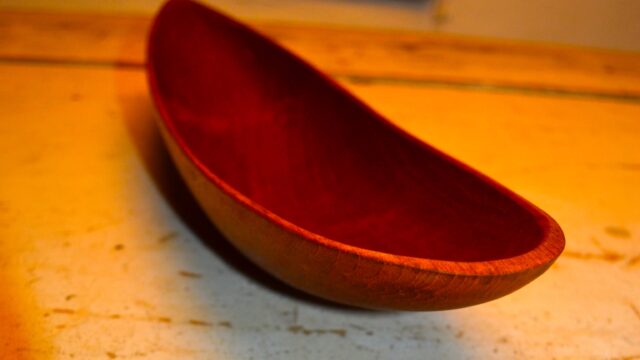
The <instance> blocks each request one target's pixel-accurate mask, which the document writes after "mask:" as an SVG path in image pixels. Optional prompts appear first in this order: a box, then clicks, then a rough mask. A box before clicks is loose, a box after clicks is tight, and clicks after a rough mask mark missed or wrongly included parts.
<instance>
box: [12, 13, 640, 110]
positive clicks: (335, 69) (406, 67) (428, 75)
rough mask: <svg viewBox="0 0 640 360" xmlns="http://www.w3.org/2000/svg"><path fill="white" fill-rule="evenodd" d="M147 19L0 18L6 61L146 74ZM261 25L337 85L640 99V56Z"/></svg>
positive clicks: (32, 15)
mask: <svg viewBox="0 0 640 360" xmlns="http://www.w3.org/2000/svg"><path fill="white" fill-rule="evenodd" d="M148 25H149V18H147V17H135V16H115V15H88V14H71V13H58V14H49V13H36V12H7V11H5V12H2V13H0V59H3V60H4V61H18V60H30V61H58V62H60V61H62V62H69V61H71V62H85V63H108V64H118V65H129V66H140V65H141V64H142V63H143V49H144V41H145V37H146V32H147V28H148ZM253 25H254V26H255V27H256V28H257V29H258V30H259V31H261V32H263V33H265V34H267V35H268V36H270V37H272V38H274V39H276V40H277V41H278V42H280V43H282V44H283V45H284V46H286V47H287V48H289V49H291V50H293V51H294V52H295V53H298V54H299V55H301V56H302V57H303V58H305V59H307V60H309V61H310V62H311V63H313V64H315V65H316V66H318V67H319V68H320V69H322V70H324V71H326V72H329V73H330V74H332V75H334V76H342V77H350V78H353V79H360V80H366V81H371V80H374V81H384V82H398V81H401V82H411V83H417V84H422V83H446V84H453V85H462V86H475V87H488V88H499V89H504V88H506V89H515V90H528V91H547V92H561V93H570V94H583V95H591V96H606V97H617V98H621V99H631V100H638V99H639V98H640V54H638V53H631V52H616V51H605V50H595V49H586V48H577V47H568V46H553V45H541V44H531V43H520V42H510V41H498V40H489V39H479V38H468V37H459V36H444V35H438V34H432V33H415V32H400V31H380V30H365V29H356V28H337V27H321V26H312V25H291V24H289V25H285V24H273V23H258V22H255V23H253Z"/></svg>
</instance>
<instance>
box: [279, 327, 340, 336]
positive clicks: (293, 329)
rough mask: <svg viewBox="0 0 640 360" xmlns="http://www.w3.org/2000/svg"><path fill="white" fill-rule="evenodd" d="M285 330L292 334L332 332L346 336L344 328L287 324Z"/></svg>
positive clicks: (323, 333)
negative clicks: (311, 327)
mask: <svg viewBox="0 0 640 360" xmlns="http://www.w3.org/2000/svg"><path fill="white" fill-rule="evenodd" d="M287 331H289V332H290V333H293V334H303V335H325V334H333V335H338V336H340V337H345V336H347V330H345V329H308V328H305V327H304V326H300V325H292V326H289V327H288V328H287Z"/></svg>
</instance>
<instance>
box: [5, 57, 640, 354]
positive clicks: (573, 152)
mask: <svg viewBox="0 0 640 360" xmlns="http://www.w3.org/2000/svg"><path fill="white" fill-rule="evenodd" d="M0 79H1V81H0V109H2V111H3V112H2V115H3V121H0V174H1V176H0V279H2V284H3V288H2V291H0V295H2V296H0V304H2V305H3V306H2V307H1V308H0V336H1V337H2V339H4V340H5V341H0V358H10V359H34V358H71V357H75V358H105V359H107V358H134V357H143V356H148V357H150V358H153V359H176V358H193V359H210V358H223V359H226V358H229V359H247V358H250V357H254V358H258V357H259V358H265V359H301V358H319V359H331V358H345V357H346V358H350V359H370V358H381V359H389V358H425V357H427V358H438V359H460V358H469V357H478V358H493V357H495V356H496V354H499V355H500V354H502V355H504V356H505V357H508V358H510V357H516V358H534V359H546V358H551V357H554V356H556V357H561V358H563V359H584V358H593V357H595V358H631V357H633V356H635V355H636V354H638V353H640V343H638V341H637V339H640V327H638V321H640V318H639V315H638V310H637V309H638V308H640V302H639V300H638V299H640V287H638V286H635V285H636V284H637V280H638V274H639V271H640V261H639V260H638V259H640V242H639V241H637V240H638V239H639V236H640V221H639V219H640V208H639V207H638V206H637V204H638V203H640V189H639V188H638V186H637V184H638V183H640V171H639V169H640V153H639V152H638V151H636V150H635V149H636V148H637V146H636V145H637V139H638V137H639V136H640V122H638V121H637V119H638V118H639V117H640V104H636V103H625V102H618V101H603V100H598V101H595V100H593V99H580V98H568V97H564V98H558V97H545V96H524V95H521V94H514V93H491V92H477V91H466V90H462V89H449V88H436V87H415V86H407V85H402V84H379V83H371V84H364V83H348V84H347V85H348V86H349V87H350V89H351V90H352V91H354V92H356V93H357V94H358V95H359V96H361V97H363V98H364V99H365V100H366V101H368V102H369V103H370V104H372V105H373V106H374V107H376V108H377V109H379V110H380V111H381V112H383V113H384V114H386V115H388V116H389V117H390V118H391V119H392V120H393V121H395V122H396V123H398V124H399V125H400V126H402V127H404V128H406V129H408V130H409V131H411V132H412V133H413V134H415V135H416V136H418V137H420V138H422V139H424V140H427V141H429V142H431V143H432V144H434V145H436V146H438V147H440V148H441V149H443V150H445V151H447V152H449V153H451V154H453V155H455V156H457V157H458V158H460V159H462V160H464V161H466V162H468V163H469V164H471V165H473V166H475V167H476V168H479V169H480V170H482V171H484V172H486V173H488V174H489V175H491V176H493V177H495V178H496V179H497V180H499V181H501V182H503V183H505V184H506V185H508V186H510V187H511V188H513V189H514V190H516V191H517V192H520V193H521V194H523V195H524V196H526V197H527V198H529V199H531V200H532V201H534V202H535V203H537V204H538V205H540V206H541V207H542V208H543V209H545V210H547V211H548V212H550V213H551V214H552V215H553V216H554V217H555V218H556V219H558V221H559V222H560V224H561V225H562V226H563V228H564V230H565V233H566V235H567V239H568V241H567V251H566V253H565V255H563V256H562V257H561V258H560V259H559V261H558V263H557V265H555V266H554V267H553V268H552V269H550V270H549V272H547V273H546V274H545V275H544V276H542V277H541V278H540V279H538V280H536V281H535V282H533V283H532V284H530V285H529V286H527V287H525V288H523V289H522V290H520V291H517V292H516V293H514V294H512V295H510V296H508V297H506V298H503V299H500V300H498V301H494V302H490V303H487V304H482V305H479V306H475V307H472V308H467V309H463V310H458V311H448V312H440V313H407V314H402V313H389V312H386V313H385V312H380V313H378V312H362V311H356V310H352V309H344V308H336V307H332V306H327V305H326V304H324V303H317V302H314V301H310V300H309V299H308V298H305V297H300V295H299V294H297V293H295V292H291V291H290V290H287V288H286V287H283V286H282V285H281V284H278V283H274V282H273V280H271V279H270V278H269V277H267V276H266V275H264V274H263V273H261V272H260V271H256V270H255V268H254V267H252V266H251V264H249V263H248V262H247V261H246V260H244V259H243V258H242V257H240V256H238V254H237V252H234V250H233V249H231V248H230V247H229V245H225V244H226V243H225V240H224V239H222V238H220V237H219V236H217V235H216V233H215V230H214V229H213V228H212V227H210V226H208V225H207V222H206V219H203V218H202V213H201V212H200V211H199V210H198V208H197V205H195V203H193V201H192V200H191V198H190V197H189V195H188V193H187V191H186V189H185V188H184V185H183V184H182V183H181V182H180V180H179V178H178V177H177V174H176V172H175V169H174V168H173V167H172V166H171V165H170V162H169V159H168V158H167V155H166V153H165V152H164V151H163V147H162V144H161V143H160V139H159V138H158V133H157V130H156V128H155V126H154V124H153V120H154V118H155V116H156V115H155V113H154V110H153V108H152V106H151V104H150V101H149V97H148V94H147V88H146V81H145V77H144V73H143V72H142V71H141V69H125V68H112V67H78V66H68V65H64V66H58V65H55V66H52V65H43V64H27V65H25V64H3V65H0ZM194 274H195V275H194ZM594 284H596V285H594ZM5 305H6V306H5ZM531 334H536V335H535V336H531ZM7 339H8V340H7ZM399 344H401V346H400V345H399Z"/></svg>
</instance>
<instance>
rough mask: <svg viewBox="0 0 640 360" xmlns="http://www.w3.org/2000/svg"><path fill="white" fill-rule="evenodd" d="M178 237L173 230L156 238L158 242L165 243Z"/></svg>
mask: <svg viewBox="0 0 640 360" xmlns="http://www.w3.org/2000/svg"><path fill="white" fill-rule="evenodd" d="M177 237H178V233H177V232H175V231H171V232H168V233H166V234H164V235H162V236H160V237H159V238H158V242H159V243H166V242H168V241H170V240H173V239H175V238H177Z"/></svg>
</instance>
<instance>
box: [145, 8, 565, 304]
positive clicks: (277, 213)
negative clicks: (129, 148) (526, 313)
mask: <svg viewBox="0 0 640 360" xmlns="http://www.w3.org/2000/svg"><path fill="white" fill-rule="evenodd" d="M147 71H148V77H149V81H150V85H151V86H150V87H151V93H152V95H153V98H154V100H155V103H156V105H157V108H158V110H159V112H160V115H161V118H162V121H160V127H161V129H162V132H163V136H164V139H165V141H166V143H167V145H168V148H169V150H170V153H171V155H172V156H173V159H174V161H175V163H176V164H177V167H178V168H179V171H180V172H181V174H182V176H183V177H184V178H185V180H186V182H187V184H188V186H189V187H190V189H191V191H192V192H193V194H194V195H195V197H196V198H197V199H198V201H199V203H200V205H201V206H202V207H203V208H204V209H205V211H206V213H207V214H208V216H209V217H210V218H211V220H212V221H213V222H214V223H215V224H216V226H217V227H218V228H219V229H220V230H221V232H222V233H223V234H224V235H225V236H226V237H227V238H228V239H229V240H230V241H231V242H232V243H233V244H234V245H235V246H236V247H237V248H238V249H240V251H242V252H243V253H244V254H245V255H246V256H248V257H249V258H250V259H251V260H252V261H254V262H255V263H257V264H258V265H259V266H261V267H262V268H263V269H265V270H266V271H268V272H269V273H271V274H273V275H274V276H276V277H278V278H279V279H281V280H282V281H284V282H286V283H288V284H290V285H292V286H294V287H297V288H299V289H302V290H304V291H306V292H309V293H311V294H315V295H317V296H320V297H323V298H326V299H330V300H334V301H337V302H340V303H345V304H350V305H355V306H360V307H366V308H376V309H403V310H437V309H451V308H458V307H463V306H468V305H473V304H478V303H482V302H485V301H488V300H492V299H496V298H498V297H501V296H503V295H506V294H508V293H510V292H512V291H514V290H516V289H518V288H520V287H521V286H523V285H525V284H527V283H528V282H530V281H531V280H533V279H534V278H536V277H537V276H539V275H540V274H542V273H543V272H544V271H545V270H546V269H547V268H548V267H549V266H550V265H551V264H552V262H553V261H554V260H555V259H556V258H557V257H558V256H559V255H560V253H561V251H562V249H563V247H564V237H563V235H562V231H561V230H560V228H559V226H558V224H557V223H556V222H555V221H554V220H553V219H551V218H550V217H549V216H548V215H547V214H545V213H544V212H543V211H542V210H540V209H538V208H536V207H535V206H534V205H532V204H530V203H529V202H527V201H526V200H524V199H522V198H521V197H519V196H517V195H515V194H514V193H512V192H511V191H509V190H507V189H506V188H504V187H503V186H501V185H499V184H497V183H495V182H494V181H492V180H490V179H488V178H487V177H485V176H483V175H482V174H480V173H478V172H477V171H475V170H473V169H471V168H469V167H467V166H466V165H464V164H462V163H460V162H458V161H457V160H455V159H453V158H451V157H449V156H447V155H445V154H443V153H442V152H440V151H438V150H436V149H434V148H432V147H431V146H429V145H427V144H425V143H422V142H421V141H419V140H417V139H415V138H414V137H412V136H411V135H408V134H407V133H405V132H404V131H402V130H400V129H398V128H397V127H396V126H394V125H393V124H392V123H390V122H389V121H387V120H386V119H384V118H382V117H381V116H380V115H378V114H377V113H376V112H374V111H373V110H372V109H370V108H369V107H368V106H367V105H365V104H363V103H362V102H361V101H359V100H358V99H356V98H355V97H353V96H352V95H351V94H349V93H348V92H347V91H346V90H344V89H343V88H342V87H340V86H339V85H337V84H336V83H335V82H334V81H332V80H331V79H329V78H328V77H326V76H325V75H323V74H321V73H320V72H319V71H317V70H315V69H314V68H312V67H311V66H310V65H308V64H307V63H305V62H304V61H302V60H301V59H299V58H298V57H296V56H294V55H292V54H291V53H289V52H288V51H286V50H284V49H283V48H281V47H280V46H278V45H276V44H275V43H273V42H272V41H270V40H269V39H266V38H265V37H263V36H261V35H259V34H257V33H256V32H254V31H253V30H251V29H249V28H248V27H246V26H244V25H242V24H240V23H238V22H236V21H234V20H232V19H229V18H228V17H226V16H224V15H221V14H220V13H218V12H215V11H213V10H210V9H208V8H206V7H204V6H202V5H199V4H197V3H194V2H191V1H187V0H174V1H169V2H168V3H167V4H166V5H165V6H164V7H163V9H162V10H161V11H160V13H159V14H158V15H157V17H156V20H155V23H154V25H153V28H152V31H151V35H150V40H149V47H148V65H147Z"/></svg>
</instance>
